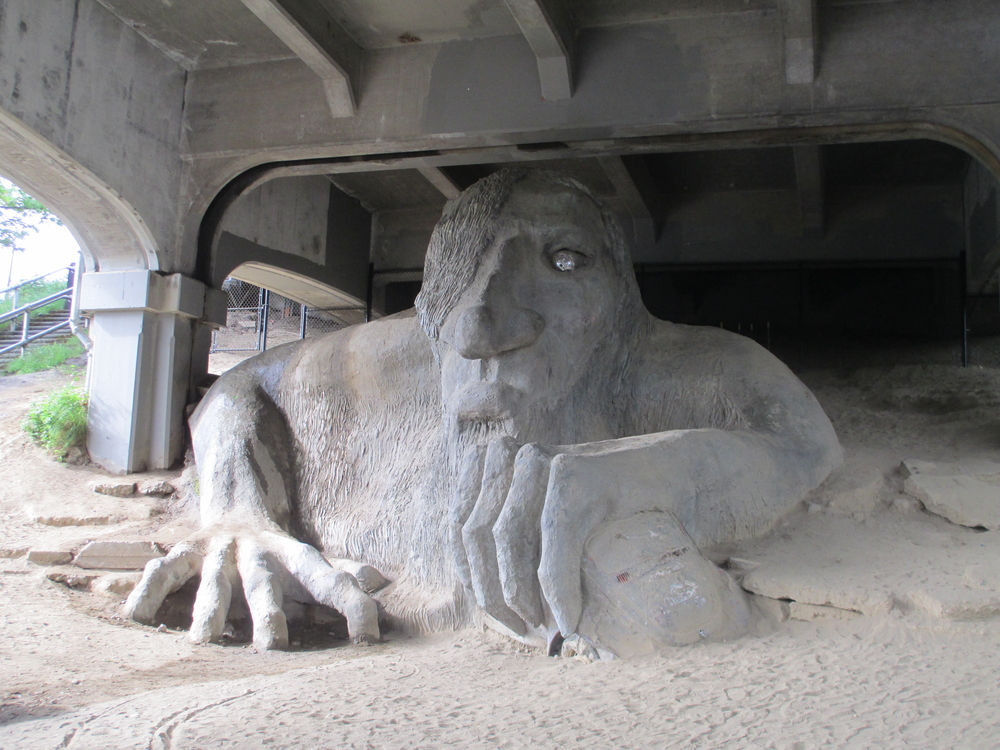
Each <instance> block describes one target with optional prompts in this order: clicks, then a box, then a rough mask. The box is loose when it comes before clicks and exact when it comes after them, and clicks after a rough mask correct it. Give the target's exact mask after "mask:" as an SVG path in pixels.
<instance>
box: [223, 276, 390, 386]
mask: <svg viewBox="0 0 1000 750" xmlns="http://www.w3.org/2000/svg"><path fill="white" fill-rule="evenodd" d="M222 290H223V291H224V292H225V293H226V299H227V310H226V325H225V326H224V327H222V328H219V329H218V330H216V331H214V332H213V334H212V347H211V354H210V356H209V366H208V371H209V373H211V374H214V375H218V374H221V373H223V372H225V371H226V370H228V369H229V368H231V367H233V366H235V365H236V364H238V363H240V362H242V361H243V360H244V359H247V358H248V357H252V356H253V355H255V354H258V353H260V352H262V351H266V350H268V349H271V348H274V347H275V346H280V345H281V344H286V343H289V342H291V341H297V340H301V339H305V338H309V337H312V336H318V335H321V334H323V333H329V332H330V331H335V330H340V329H341V328H346V327H347V326H350V325H355V324H357V323H363V322H364V321H365V320H367V319H369V318H370V316H371V309H370V307H369V304H368V303H367V302H365V301H362V300H359V299H357V298H356V297H353V296H352V295H349V294H346V293H345V292H342V291H341V290H339V289H336V288H334V287H331V286H328V285H326V284H323V283H322V282H319V281H316V280H315V279H310V278H309V277H307V276H303V275H301V274H296V273H294V272H292V271H288V270H286V269H282V268H277V267H275V266H269V265H267V264H264V263H258V262H247V263H243V264H241V265H240V266H238V267H237V268H235V269H233V271H232V272H231V273H230V275H229V276H228V277H227V278H226V279H225V281H223V283H222Z"/></svg>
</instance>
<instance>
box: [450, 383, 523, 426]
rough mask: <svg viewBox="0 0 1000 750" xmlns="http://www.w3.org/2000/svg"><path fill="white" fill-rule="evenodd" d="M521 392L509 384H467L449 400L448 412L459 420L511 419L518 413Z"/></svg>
mask: <svg viewBox="0 0 1000 750" xmlns="http://www.w3.org/2000/svg"><path fill="white" fill-rule="evenodd" d="M519 401H520V392H519V391H518V390H517V389H516V388H514V387H513V386H510V385H507V383H500V382H497V381H476V382H472V383H467V384H465V385H463V386H462V387H461V388H459V389H458V391H456V392H455V393H454V394H453V395H452V397H451V398H450V399H449V400H448V411H450V412H451V413H452V414H454V415H455V416H457V417H458V418H459V419H509V418H511V417H513V416H514V414H515V413H516V411H517V405H518V402H519Z"/></svg>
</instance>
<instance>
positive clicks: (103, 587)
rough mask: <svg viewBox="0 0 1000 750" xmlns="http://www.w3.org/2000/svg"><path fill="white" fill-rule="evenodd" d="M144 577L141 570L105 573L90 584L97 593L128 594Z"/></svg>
mask: <svg viewBox="0 0 1000 750" xmlns="http://www.w3.org/2000/svg"><path fill="white" fill-rule="evenodd" d="M140 578H142V573H141V572H138V571H136V572H128V573H105V574H103V575H99V576H98V577H97V578H95V579H94V580H93V581H92V582H91V584H90V590H91V591H93V592H94V593H95V594H106V595H108V596H116V597H120V596H128V595H129V594H130V593H132V589H134V588H135V587H136V585H137V584H138V583H139V579H140Z"/></svg>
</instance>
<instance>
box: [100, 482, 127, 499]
mask: <svg viewBox="0 0 1000 750" xmlns="http://www.w3.org/2000/svg"><path fill="white" fill-rule="evenodd" d="M91 489H92V490H93V491H94V492H96V493H98V494H99V495H111V497H132V495H134V494H135V482H95V483H94V484H93V485H92V486H91Z"/></svg>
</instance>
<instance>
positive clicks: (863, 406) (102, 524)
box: [0, 347, 1000, 750]
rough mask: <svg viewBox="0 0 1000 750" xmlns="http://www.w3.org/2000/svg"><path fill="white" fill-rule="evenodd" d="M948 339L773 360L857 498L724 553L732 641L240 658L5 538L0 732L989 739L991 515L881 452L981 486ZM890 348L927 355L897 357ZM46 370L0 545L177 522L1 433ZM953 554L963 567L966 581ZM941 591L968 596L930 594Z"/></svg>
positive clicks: (1, 452)
mask: <svg viewBox="0 0 1000 750" xmlns="http://www.w3.org/2000/svg"><path fill="white" fill-rule="evenodd" d="M993 348H996V347H993ZM983 351H984V352H986V353H989V352H991V351H993V349H992V348H988V349H984V350H983ZM935 352H936V353H935ZM953 353H954V352H952V350H951V349H947V351H939V350H934V351H926V352H924V353H923V354H920V353H919V352H914V350H911V349H907V350H905V351H904V352H903V355H896V354H893V355H891V356H888V355H887V353H886V350H884V349H883V350H881V354H880V353H879V351H877V350H873V351H869V352H867V353H866V354H865V355H864V356H859V357H854V358H853V359H848V358H844V357H841V358H838V357H836V356H832V355H830V353H829V352H827V353H826V354H824V357H825V359H824V360H823V361H821V362H819V363H818V364H819V365H822V366H816V365H817V361H816V360H815V359H813V361H812V362H811V363H810V362H809V361H807V360H808V352H806V354H805V355H804V356H803V358H802V360H801V361H800V362H799V365H798V366H797V372H798V374H799V375H800V377H802V378H803V380H804V381H805V382H806V383H807V385H809V386H810V387H811V388H812V389H813V390H814V392H815V393H816V395H817V397H818V398H819V399H820V401H821V403H822V404H823V406H824V408H825V409H826V410H827V413H828V414H829V415H830V417H831V419H832V420H833V422H834V425H835V427H836V428H837V431H838V435H839V436H840V439H841V442H842V444H843V445H844V448H845V452H846V456H847V461H846V464H845V469H843V470H842V478H846V480H851V479H852V478H857V477H861V478H863V479H864V481H861V482H858V483H856V484H858V485H859V486H863V487H865V488H867V489H866V490H865V492H868V495H865V492H861V494H857V493H855V495H856V496H857V497H858V498H861V499H860V500H857V502H856V503H855V505H854V506H850V504H848V505H847V506H844V507H839V508H837V507H834V505H836V503H832V504H830V505H825V504H824V503H826V502H827V500H825V499H824V498H823V497H821V496H820V495H816V496H814V497H811V498H810V500H809V502H808V503H805V504H803V505H802V506H801V507H800V508H799V509H797V510H796V511H795V512H793V513H792V514H791V515H790V516H789V517H788V518H787V519H785V521H784V522H783V523H782V524H781V525H779V526H778V527H777V528H776V529H775V531H774V533H773V534H771V535H770V536H769V537H767V538H765V539H763V540H760V541H758V542H754V543H752V544H748V545H743V546H741V547H740V548H736V549H732V550H727V551H725V554H726V556H727V557H728V558H729V560H730V563H729V566H730V570H731V571H732V573H733V574H734V575H736V576H737V577H740V578H744V577H745V578H744V585H745V586H746V587H747V588H753V589H754V590H757V591H758V592H759V593H767V594H768V596H769V597H771V598H770V599H767V600H765V599H759V600H757V601H758V603H759V604H760V607H761V609H760V612H762V613H763V612H768V613H770V619H768V618H765V617H764V616H763V615H762V616H761V619H760V620H759V622H758V623H757V624H756V625H755V632H754V633H752V634H750V635H747V636H745V637H743V638H740V639H738V640H736V641H732V642H728V643H701V644H697V645H695V646H690V647H685V648H675V649H667V650H665V651H663V652H661V653H658V654H655V655H648V656H643V657H635V658H632V659H623V660H618V661H611V662H597V663H582V662H580V661H577V660H574V659H552V658H547V657H545V656H543V655H541V654H539V653H536V652H531V651H529V650H527V649H526V648H524V647H522V646H520V645H519V644H517V643H513V642H511V641H507V640H505V639H503V638H502V637H500V636H498V635H495V634H493V633H491V632H489V631H485V632H480V631H476V630H470V631H464V632H460V633H450V634H442V635H439V636H436V637H434V638H425V639H412V638H404V637H402V636H397V635H393V634H389V636H388V638H387V642H386V643H383V644H379V645H376V646H373V647H368V648H365V647H356V646H351V645H347V644H346V643H344V642H341V641H337V642H330V641H329V639H327V640H326V641H324V643H323V645H322V647H319V646H317V645H312V643H310V642H308V641H306V645H305V646H300V647H299V648H298V649H296V650H292V651H289V652H284V653H257V652H256V651H255V650H254V649H253V648H252V646H247V645H240V644H230V645H219V646H215V645H211V646H196V645H192V644H190V643H188V642H187V640H186V639H185V637H184V636H185V634H184V632H182V631H179V630H171V629H165V630H162V629H161V630H160V631H157V630H156V629H154V628H148V627H143V626H140V625H137V624H135V623H131V622H128V621H125V620H123V619H122V618H121V617H119V616H118V614H117V612H118V607H119V606H120V604H121V599H122V597H121V596H120V595H119V596H109V595H103V594H97V593H89V592H86V591H79V590H73V589H70V588H68V587H66V586H65V585H62V584H59V583H54V582H52V581H50V580H48V579H47V578H46V577H45V574H46V569H45V568H44V567H41V566H37V565H34V564H32V563H29V562H28V561H27V560H26V558H25V557H24V556H18V557H3V558H0V704H2V705H0V748H15V747H17V748H22V747H23V748H29V747H39V748H43V747H44V748H50V747H51V748H55V747H71V748H83V747H94V748H97V747H143V748H146V747H172V748H180V747H230V746H231V747H241V748H242V747H401V746H407V745H409V746H415V747H443V746H446V745H460V746H469V745H473V746H491V747H492V746H496V747H529V746H530V747H534V748H537V747H556V746H559V747H580V746H601V747H713V748H714V747H733V748H744V747H753V748H756V747H760V748H771V747H773V748H796V749H801V750H804V749H805V748H812V747H821V746H830V747H856V748H862V747H865V748H867V747H873V746H879V747H933V748H958V747H965V748H983V747H991V746H995V744H996V739H995V738H996V736H997V734H998V733H1000V728H998V723H1000V720H998V719H997V718H996V716H997V715H998V708H1000V648H998V646H1000V617H997V616H996V615H997V614H998V613H1000V573H997V571H1000V531H985V530H983V529H981V528H967V527H965V526H960V525H957V524H954V523H951V522H949V521H947V520H945V519H943V518H941V517H940V516H938V515H933V514H931V513H929V512H927V511H926V510H924V509H923V507H922V506H921V504H920V503H919V502H917V501H915V500H913V499H912V498H910V497H909V496H907V495H906V494H905V493H904V492H903V489H904V476H903V474H902V473H901V471H900V463H901V461H903V460H904V459H919V460H923V461H932V462H937V463H938V464H950V465H955V466H959V465H961V466H962V467H965V468H964V469H963V471H967V472H970V473H977V472H978V475H989V476H986V480H987V481H995V480H996V477H995V476H993V475H991V474H990V470H991V468H990V467H993V466H997V467H998V468H1000V368H997V367H993V366H987V367H984V366H973V367H970V368H962V367H959V366H957V364H954V361H955V359H954V357H953V356H952V355H953ZM904 355H905V356H904ZM989 359H990V358H989V357H987V356H984V357H983V359H982V361H989ZM914 361H922V362H931V363H932V364H913V363H908V364H899V362H914ZM69 377H70V376H69V375H67V374H64V373H39V374H36V375H30V376H22V377H9V378H3V379H0V478H2V481H0V524H2V528H3V532H2V534H0V555H15V554H18V550H22V549H29V548H30V549H36V550H39V549H78V548H79V547H80V546H82V544H83V543H85V542H86V541H87V540H92V539H101V538H114V539H140V538H141V539H152V540H154V541H157V542H158V543H160V544H162V545H165V546H168V545H170V544H172V543H174V542H176V541H177V540H178V539H180V538H182V537H183V535H184V534H185V533H187V530H188V529H190V528H191V522H190V521H189V520H186V519H187V517H185V516H184V515H183V514H181V513H179V511H178V508H177V501H176V500H156V499H149V498H127V499H119V498H111V497H106V496H103V495H98V494H95V493H94V492H92V491H91V490H90V489H89V485H90V483H92V482H93V481H96V480H98V479H100V478H107V475H105V474H103V472H101V471H100V470H98V469H96V468H95V467H93V466H84V467H70V466H65V465H62V464H60V463H58V462H56V461H54V460H53V459H52V458H50V457H48V456H46V455H45V454H44V453H43V452H42V451H41V450H40V449H38V448H36V447H34V446H32V445H31V444H30V443H29V442H28V441H27V439H26V438H25V437H24V436H23V434H22V433H21V432H20V429H19V424H20V422H21V420H22V419H23V415H24V412H25V411H26V408H27V404H28V403H29V402H30V401H31V400H32V399H34V398H37V397H38V396H40V395H42V394H44V393H46V392H48V391H50V390H52V389H53V388H56V387H58V386H60V385H62V384H63V383H65V382H67V380H68V378H69ZM994 462H995V463H994ZM984 466H985V467H987V468H986V469H984V468H983V467H984ZM977 467H978V468H977ZM157 476H160V475H157ZM871 477H874V479H871V481H869V479H868V478H871ZM991 477H992V478H991ZM846 480H845V481H846ZM866 482H867V484H866ZM998 492H1000V489H998ZM855 495H851V497H855ZM869 495H870V497H869ZM862 496H864V497H862ZM866 497H867V500H866V499H865V498H866ZM827 499H828V498H827ZM869 501H871V502H869ZM852 502H855V501H853V500H852ZM998 502H1000V495H998ZM60 519H61V520H60ZM53 523H62V524H65V525H52V524H53ZM973 568H974V569H975V570H985V571H986V572H987V574H986V576H985V579H984V580H986V582H985V584H984V585H983V586H980V587H979V588H977V589H976V590H972V589H970V587H969V585H968V571H969V570H970V569H973ZM963 576H964V577H963ZM991 576H992V578H991ZM963 581H966V583H965V584H963ZM949 597H951V598H949ZM788 600H792V601H791V602H789V601H788ZM955 601H959V603H960V604H961V603H963V602H964V603H966V604H967V603H968V602H970V601H971V602H972V603H973V604H975V608H973V610H969V609H966V610H961V609H960V608H959V609H957V610H956V609H954V608H952V609H951V610H948V609H947V607H945V609H941V607H937V608H936V604H940V603H941V602H944V603H945V604H948V603H949V602H950V603H954V602H955ZM817 605H818V606H817ZM790 607H791V608H795V609H794V611H793V613H792V614H793V617H795V618H798V619H786V617H787V614H788V612H789V608H790ZM859 612H865V613H866V614H859ZM948 612H951V613H952V614H950V615H949V614H948ZM955 612H960V613H961V612H964V613H965V614H964V615H962V614H959V615H955V614H954V613H955ZM970 612H972V613H973V614H971V615H970V614H969V613H970Z"/></svg>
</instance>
